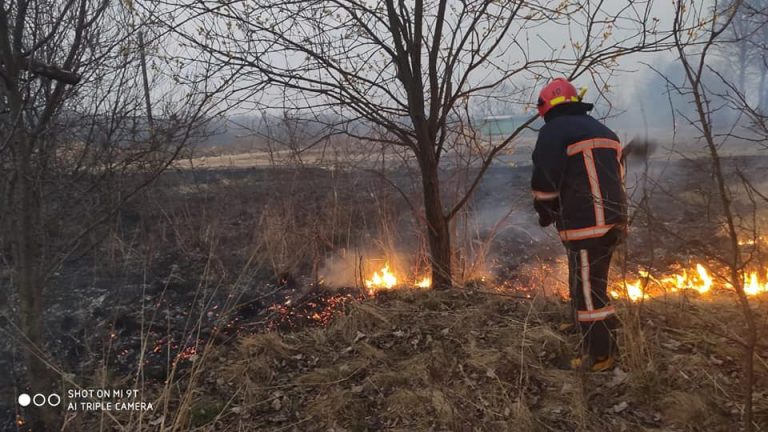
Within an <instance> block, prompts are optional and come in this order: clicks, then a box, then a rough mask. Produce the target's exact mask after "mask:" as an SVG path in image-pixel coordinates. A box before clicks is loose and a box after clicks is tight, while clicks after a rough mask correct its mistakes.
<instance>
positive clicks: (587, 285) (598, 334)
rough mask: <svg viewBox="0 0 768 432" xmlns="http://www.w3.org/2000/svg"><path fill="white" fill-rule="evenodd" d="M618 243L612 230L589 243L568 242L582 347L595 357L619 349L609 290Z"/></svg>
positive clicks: (606, 354)
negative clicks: (609, 273) (609, 233)
mask: <svg viewBox="0 0 768 432" xmlns="http://www.w3.org/2000/svg"><path fill="white" fill-rule="evenodd" d="M617 243H618V240H617V236H616V235H613V233H611V235H606V236H604V237H601V238H597V239H591V240H590V241H589V242H572V243H569V244H566V248H567V250H568V272H569V288H570V293H571V306H572V307H573V309H574V316H575V318H576V322H577V323H578V325H579V327H580V328H581V334H582V337H583V338H582V349H583V351H584V352H585V353H588V354H590V355H591V356H592V357H593V358H601V357H606V356H609V355H613V354H614V351H615V349H616V342H615V340H614V335H613V332H612V330H613V329H614V328H615V327H616V325H617V320H616V311H615V310H614V308H613V306H612V305H611V303H610V298H609V297H608V292H607V291H608V270H609V268H610V265H611V256H612V255H613V251H614V249H615V248H616V245H617Z"/></svg>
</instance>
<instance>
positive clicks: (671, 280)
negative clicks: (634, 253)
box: [610, 263, 768, 302]
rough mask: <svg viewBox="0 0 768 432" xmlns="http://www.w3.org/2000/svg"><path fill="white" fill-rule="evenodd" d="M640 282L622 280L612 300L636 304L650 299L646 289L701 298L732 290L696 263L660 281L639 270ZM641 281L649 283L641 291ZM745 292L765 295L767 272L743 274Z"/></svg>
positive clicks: (611, 291) (612, 293) (611, 293)
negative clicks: (692, 292) (714, 292)
mask: <svg viewBox="0 0 768 432" xmlns="http://www.w3.org/2000/svg"><path fill="white" fill-rule="evenodd" d="M639 274H640V276H641V277H642V278H643V279H638V280H634V281H625V282H624V283H623V285H624V286H623V287H619V288H618V289H612V290H610V295H611V297H613V298H628V299H629V300H630V301H633V302H637V301H640V300H641V299H646V298H649V297H650V296H649V295H648V293H647V291H648V290H649V287H651V285H652V288H653V289H654V292H657V291H658V292H680V291H686V290H690V291H696V292H698V293H699V294H700V295H709V294H711V291H712V290H713V288H719V289H733V286H732V285H731V284H729V283H727V282H723V283H722V284H716V283H715V280H714V279H713V277H712V276H711V275H710V272H709V270H707V268H706V267H704V265H702V264H700V263H699V264H696V266H695V269H682V271H679V272H678V273H676V274H671V275H669V276H665V277H662V278H655V277H653V276H652V275H650V274H649V273H648V272H645V271H642V270H641V271H640V272H639ZM643 280H646V281H648V283H647V284H646V286H645V290H644V289H643V286H644V284H643ZM743 288H744V293H745V294H746V295H747V296H750V297H751V296H757V295H761V294H766V293H768V270H766V272H765V278H764V279H763V278H761V277H760V274H759V272H757V271H750V272H748V273H745V274H744V285H743Z"/></svg>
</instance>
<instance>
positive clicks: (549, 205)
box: [533, 200, 560, 227]
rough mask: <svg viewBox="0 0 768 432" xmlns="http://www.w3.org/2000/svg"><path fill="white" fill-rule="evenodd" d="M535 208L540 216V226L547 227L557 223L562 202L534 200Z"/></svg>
mask: <svg viewBox="0 0 768 432" xmlns="http://www.w3.org/2000/svg"><path fill="white" fill-rule="evenodd" d="M533 208H534V209H535V210H536V213H538V214H539V225H541V226H543V227H547V226H550V225H552V224H553V223H555V217H556V216H557V213H558V211H559V210H560V202H559V201H558V200H551V201H539V200H534V201H533Z"/></svg>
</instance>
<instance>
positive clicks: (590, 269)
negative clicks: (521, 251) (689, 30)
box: [531, 78, 627, 372]
mask: <svg viewBox="0 0 768 432" xmlns="http://www.w3.org/2000/svg"><path fill="white" fill-rule="evenodd" d="M585 91H586V90H582V92H581V94H579V93H578V92H577V91H576V88H575V87H574V86H573V85H572V84H571V83H570V82H568V80H566V79H564V78H558V79H555V80H553V81H552V82H550V83H549V84H547V85H546V86H545V87H544V88H543V89H542V90H541V93H540V95H539V100H538V104H537V107H538V111H539V115H540V116H541V117H543V118H544V122H545V124H544V126H543V127H542V128H541V130H540V131H539V137H538V140H537V142H536V148H535V149H534V151H533V176H532V179H531V187H532V189H533V197H534V201H533V203H534V208H535V209H536V212H537V213H538V215H539V224H540V225H541V226H543V227H546V226H549V225H551V224H553V223H554V224H555V225H556V227H557V231H558V233H559V236H560V239H561V240H562V242H563V244H564V245H565V248H566V251H567V254H568V273H569V289H570V295H571V305H572V308H573V311H574V318H575V322H576V323H577V325H578V327H580V329H581V334H582V344H581V347H582V349H581V354H580V355H579V356H577V357H576V358H573V359H570V360H569V362H568V366H569V367H570V368H573V369H583V370H591V371H595V372H599V371H605V370H609V369H611V368H612V367H613V364H614V359H615V356H616V344H615V340H614V335H613V332H612V331H611V330H612V329H613V328H614V327H615V325H616V315H615V310H614V308H613V306H612V305H611V302H610V299H609V297H608V293H607V288H608V287H607V285H608V269H609V267H610V262H611V255H612V254H613V251H614V249H615V247H616V246H617V245H618V244H619V243H620V242H621V241H622V239H623V237H624V235H625V234H624V233H625V229H626V223H627V216H626V191H625V189H624V167H623V159H622V147H621V143H620V142H619V138H618V137H617V136H616V134H615V133H614V132H613V131H611V130H610V129H608V128H607V127H606V126H605V125H603V124H602V123H601V122H599V121H598V120H596V119H594V118H593V117H591V116H590V115H588V114H587V113H588V112H589V111H591V110H592V108H593V105H592V104H589V103H584V102H582V97H583V95H584V92H585Z"/></svg>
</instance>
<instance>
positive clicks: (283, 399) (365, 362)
mask: <svg viewBox="0 0 768 432" xmlns="http://www.w3.org/2000/svg"><path fill="white" fill-rule="evenodd" d="M385 294H386V295H379V296H378V297H376V298H374V299H370V300H366V301H360V302H352V303H349V304H348V305H347V309H346V311H345V313H344V314H342V315H339V316H338V317H337V318H336V319H334V320H333V321H331V322H330V323H329V324H328V325H327V326H326V327H322V328H314V329H305V330H301V331H298V332H293V333H285V334H278V333H266V334H258V335H252V336H247V337H244V338H242V339H240V340H239V341H238V342H237V344H236V345H234V346H230V347H224V348H223V349H221V348H220V349H217V350H215V351H213V352H211V353H209V354H208V355H206V356H204V358H201V359H199V360H196V361H205V362H207V363H208V366H206V367H205V368H204V370H205V372H204V373H203V374H201V375H200V376H198V377H196V381H197V382H198V383H199V384H198V385H197V386H196V387H198V388H197V389H196V390H195V391H193V392H189V391H188V389H187V391H184V392H182V393H183V394H184V395H186V396H189V395H191V396H190V397H189V398H187V399H184V398H183V397H182V398H180V399H181V402H179V400H174V401H172V403H171V405H170V406H171V409H170V410H169V412H174V410H175V414H173V415H170V416H168V417H165V418H162V419H158V420H156V421H155V422H154V424H155V425H157V422H163V421H164V422H165V423H166V425H168V424H170V418H171V417H173V418H174V422H173V423H175V425H176V426H177V427H181V428H182V430H183V429H185V428H186V427H187V426H189V427H192V428H194V429H196V430H217V431H224V430H232V431H234V430H264V431H378V430H392V431H428V430H435V431H577V430H578V431H732V430H739V427H738V426H737V425H738V423H739V420H740V416H741V409H742V405H741V402H740V397H741V390H740V389H741V384H740V378H739V377H740V372H739V371H740V366H741V363H740V361H739V359H740V358H742V357H743V356H742V355H741V351H740V348H739V347H738V346H737V345H736V344H735V343H732V342H731V341H730V340H729V339H727V338H726V337H724V336H719V335H718V334H722V333H718V332H720V331H723V328H725V329H726V330H725V331H728V330H727V329H730V330H734V331H738V326H739V325H740V324H739V323H740V320H739V318H738V314H737V313H736V312H735V309H733V308H732V307H731V306H730V304H731V302H729V301H728V300H723V301H721V302H711V301H708V302H703V301H698V300H696V299H689V298H686V297H675V298H667V299H664V300H655V301H653V302H648V303H646V304H644V305H642V306H637V305H631V306H629V309H627V307H628V305H624V306H623V307H622V308H621V313H622V319H623V321H624V327H623V330H622V331H621V332H620V339H621V342H622V344H623V347H624V349H623V350H622V356H621V362H620V365H619V367H618V368H616V369H615V370H613V371H611V372H607V373H581V372H577V371H564V370H560V369H558V368H557V366H556V365H557V363H558V358H561V356H563V355H567V354H569V353H572V352H573V347H575V346H576V344H577V343H578V335H576V334H563V333H560V332H558V331H557V330H556V329H557V328H558V325H559V324H561V323H563V322H564V321H566V320H567V315H568V312H567V311H568V308H567V305H566V304H564V303H563V302H560V301H555V300H546V299H543V298H535V299H533V300H530V299H525V298H518V297H516V296H514V295H512V294H504V293H496V292H488V291H471V290H454V291H447V292H430V291H407V290H404V291H396V292H391V293H385ZM760 307H762V306H760ZM630 317H633V318H630ZM638 329H640V330H638ZM762 350H763V352H761V353H759V354H760V357H759V358H758V361H757V365H758V366H757V372H756V373H757V376H758V377H757V382H756V390H757V391H756V393H755V397H754V402H755V413H756V422H757V426H758V428H757V430H760V428H761V427H765V426H766V425H767V424H768V399H767V398H766V394H765V391H764V389H765V388H766V387H765V383H766V375H767V374H766V367H765V366H766V363H765V362H764V361H763V358H764V357H765V354H766V353H765V350H764V348H763V349H762ZM180 403H183V404H185V409H183V410H182V409H178V408H173V407H174V406H176V407H177V406H178V405H179V404H180Z"/></svg>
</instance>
